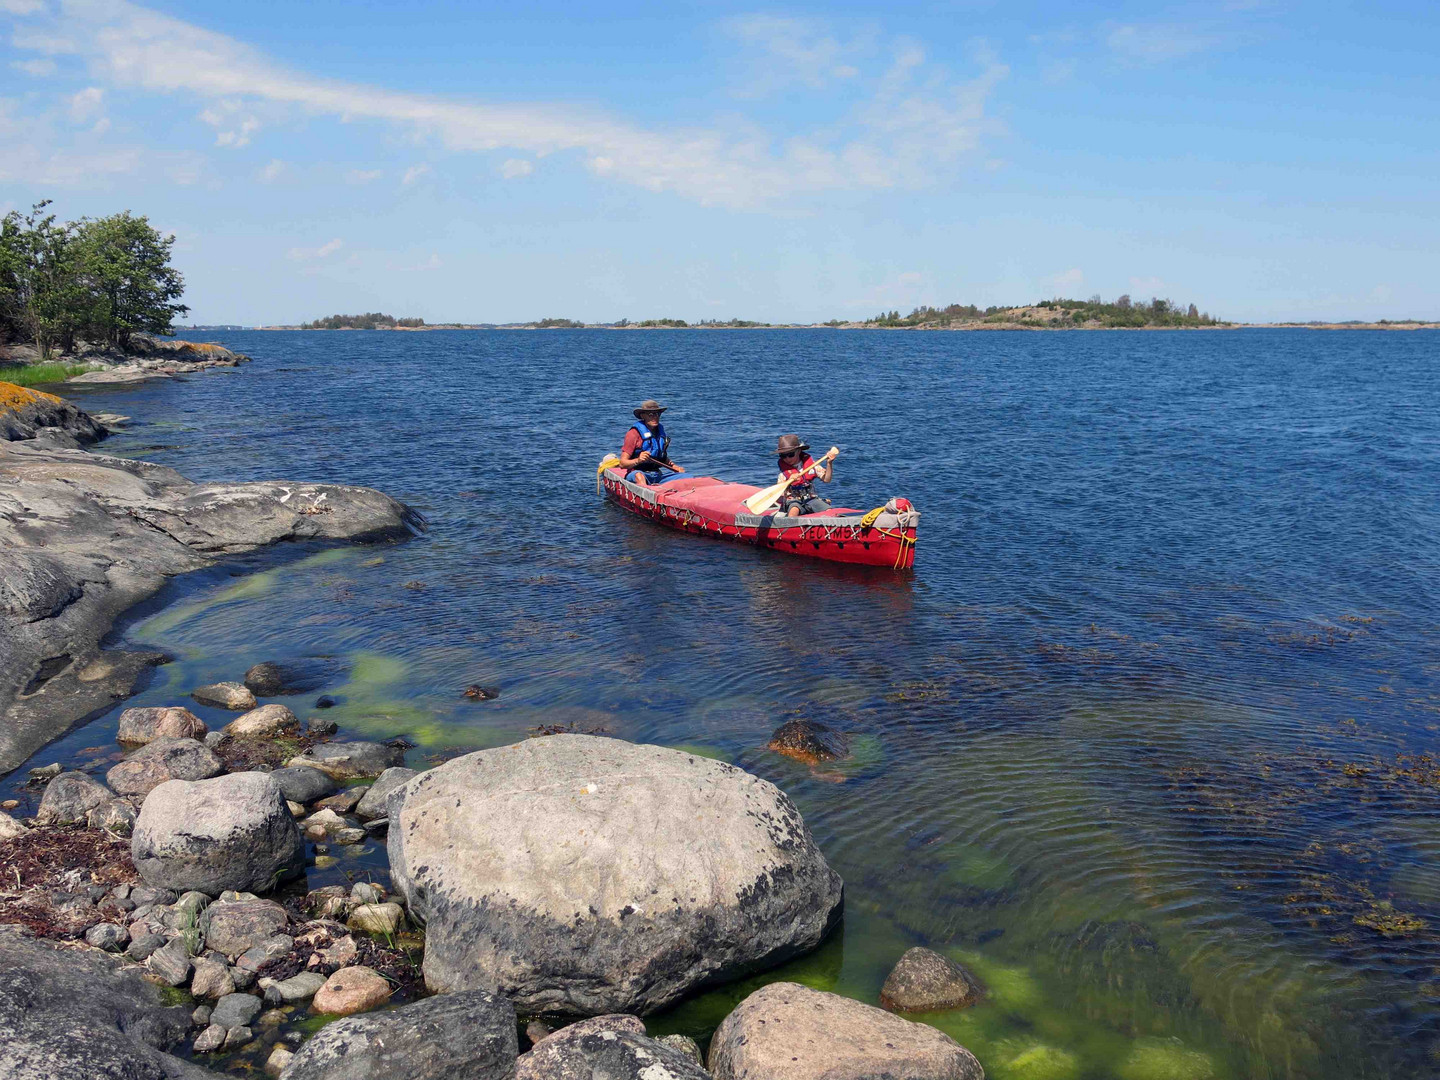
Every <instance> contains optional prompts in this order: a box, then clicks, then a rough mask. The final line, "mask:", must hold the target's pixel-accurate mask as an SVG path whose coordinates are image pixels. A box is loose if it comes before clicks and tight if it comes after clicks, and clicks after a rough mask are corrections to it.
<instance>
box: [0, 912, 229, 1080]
mask: <svg viewBox="0 0 1440 1080" xmlns="http://www.w3.org/2000/svg"><path fill="white" fill-rule="evenodd" d="M0 971H3V972H4V973H5V974H4V990H3V992H0V1076H3V1077H7V1078H8V1077H16V1078H17V1080H19V1078H23V1080H91V1078H95V1080H99V1078H101V1077H104V1078H105V1080H206V1078H210V1080H213V1077H214V1074H213V1073H210V1072H208V1071H207V1070H205V1069H201V1068H199V1067H197V1066H193V1065H191V1064H189V1063H188V1062H185V1061H182V1060H181V1059H179V1058H176V1057H172V1056H170V1055H169V1054H167V1053H165V1052H164V1051H165V1050H167V1049H169V1048H170V1047H171V1046H173V1045H175V1044H176V1043H177V1042H179V1041H180V1040H181V1039H182V1038H184V1037H185V1035H186V1034H187V1033H188V1032H189V1029H190V1009H189V1008H188V1007H185V1006H176V1007H168V1008H167V1007H166V1006H164V1005H163V1004H162V1003H161V991H160V989H159V988H158V987H155V986H152V985H151V984H150V983H148V982H146V981H145V980H144V979H142V978H141V977H140V974H139V969H137V968H133V967H131V968H129V969H128V970H127V969H125V968H124V967H122V966H121V964H120V963H119V962H118V961H116V960H112V959H110V958H108V957H106V956H104V955H102V954H100V953H97V952H90V951H85V952H77V951H75V950H73V949H70V950H62V949H56V948H53V947H51V946H49V945H45V944H41V943H39V942H36V941H34V940H32V939H29V938H26V937H24V936H22V935H21V934H19V933H17V932H16V931H15V930H14V929H12V928H11V927H0Z"/></svg>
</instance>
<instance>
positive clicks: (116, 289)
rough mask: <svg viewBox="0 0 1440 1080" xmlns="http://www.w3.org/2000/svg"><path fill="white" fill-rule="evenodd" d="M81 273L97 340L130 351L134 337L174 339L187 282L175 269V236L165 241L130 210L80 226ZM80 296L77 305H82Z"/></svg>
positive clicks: (88, 320) (88, 319)
mask: <svg viewBox="0 0 1440 1080" xmlns="http://www.w3.org/2000/svg"><path fill="white" fill-rule="evenodd" d="M75 239H76V248H77V254H78V260H77V261H78V267H77V269H78V271H79V273H80V274H81V275H82V276H83V278H84V279H85V282H86V284H87V285H88V286H89V291H90V296H91V298H92V302H91V304H90V306H89V310H88V311H86V312H85V313H84V314H85V316H87V317H86V318H85V322H86V323H87V326H86V329H87V330H88V331H90V334H91V336H93V337H95V339H96V340H99V341H103V342H104V343H105V344H107V345H110V346H113V347H115V348H119V349H125V348H128V347H129V345H130V338H131V335H132V334H136V333H149V334H170V333H172V332H173V331H172V328H171V324H172V323H173V322H174V321H175V318H176V316H178V315H183V314H185V313H186V312H188V311H189V310H190V309H189V308H188V307H187V306H186V305H184V304H181V303H178V301H179V299H180V297H181V295H183V294H184V292H185V279H184V278H182V277H181V276H180V272H179V271H178V270H176V269H175V268H174V267H173V266H171V265H170V249H171V248H172V247H173V246H174V244H175V237H173V236H162V235H161V234H160V233H159V232H158V231H156V229H155V228H154V227H153V226H151V224H150V221H149V219H148V218H145V217H135V216H133V215H132V214H131V213H130V212H129V211H128V210H127V211H125V212H124V213H120V214H112V215H110V216H109V217H103V218H98V219H96V220H93V221H91V220H85V221H82V222H80V224H79V226H78V227H77V228H76V230H75ZM79 299H80V298H79V297H75V298H74V300H75V301H77V302H78V301H79Z"/></svg>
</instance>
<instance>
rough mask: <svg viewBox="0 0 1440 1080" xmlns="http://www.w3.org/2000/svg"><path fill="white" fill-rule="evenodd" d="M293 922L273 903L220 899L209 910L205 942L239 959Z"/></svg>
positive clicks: (284, 911) (206, 916) (267, 901)
mask: <svg viewBox="0 0 1440 1080" xmlns="http://www.w3.org/2000/svg"><path fill="white" fill-rule="evenodd" d="M289 922H290V916H289V913H288V912H286V910H285V909H284V908H283V907H281V906H280V905H279V904H277V903H275V901H273V900H217V901H216V902H215V903H213V904H211V905H210V907H209V908H208V909H207V910H206V915H205V940H206V942H207V943H208V944H209V946H210V947H211V948H212V949H217V950H219V951H220V952H222V953H224V954H225V955H226V956H232V957H233V956H239V955H241V954H242V953H244V952H245V951H246V950H247V949H250V948H252V947H254V946H256V945H258V944H260V943H261V942H263V941H267V940H269V939H270V938H273V937H275V936H276V935H277V934H280V933H282V932H283V931H284V930H285V928H286V926H287V925H289Z"/></svg>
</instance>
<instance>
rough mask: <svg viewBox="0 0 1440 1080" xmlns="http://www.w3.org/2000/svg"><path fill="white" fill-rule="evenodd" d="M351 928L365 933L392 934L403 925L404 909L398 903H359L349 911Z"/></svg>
mask: <svg viewBox="0 0 1440 1080" xmlns="http://www.w3.org/2000/svg"><path fill="white" fill-rule="evenodd" d="M347 925H348V926H349V927H350V929H351V930H362V931H364V932H365V933H367V934H383V935H393V934H395V933H396V932H397V931H398V930H399V929H400V927H402V926H404V925H405V909H404V908H402V907H401V906H400V905H399V904H395V903H389V904H361V905H360V906H359V907H357V908H356V909H355V910H354V911H352V912H351V913H350V919H349V922H348V923H347Z"/></svg>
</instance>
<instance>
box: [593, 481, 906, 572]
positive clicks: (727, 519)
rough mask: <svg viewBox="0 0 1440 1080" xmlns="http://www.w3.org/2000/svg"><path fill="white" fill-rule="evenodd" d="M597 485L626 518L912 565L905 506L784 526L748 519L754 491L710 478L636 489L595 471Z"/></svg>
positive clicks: (836, 512)
mask: <svg viewBox="0 0 1440 1080" xmlns="http://www.w3.org/2000/svg"><path fill="white" fill-rule="evenodd" d="M611 460H613V459H611ZM599 478H600V483H601V485H602V486H603V487H604V489H605V493H606V494H607V495H608V496H610V498H612V499H614V500H615V502H617V503H619V504H620V505H621V506H623V507H624V508H625V509H626V510H629V511H630V512H631V513H635V514H639V515H640V516H641V517H645V518H649V519H650V520H651V521H656V522H659V523H660V524H661V525H668V526H669V527H670V528H672V529H681V530H683V531H685V532H689V533H695V534H696V535H699V536H714V537H719V538H720V539H723V540H738V541H740V542H741V543H742V544H754V545H756V546H757V547H764V548H771V549H773V550H775V551H783V552H785V553H786V554H787V555H806V556H809V557H810V558H812V559H828V560H830V561H831V562H843V563H860V564H862V565H865V566H888V567H891V568H893V569H896V570H908V569H909V568H910V567H912V566H914V565H915V526H916V525H917V523H918V522H919V520H920V514H919V512H918V511H916V510H913V509H911V507H910V504H909V502H907V501H906V500H904V499H891V500H890V501H889V502H888V503H887V504H886V505H885V506H880V507H876V508H875V509H874V510H871V511H869V512H866V511H864V510H851V509H845V508H836V509H833V510H829V511H827V512H826V513H823V514H805V515H802V516H800V517H797V518H791V517H782V516H779V515H771V514H762V515H756V514H752V513H750V511H749V510H748V509H747V508H746V506H745V500H746V499H748V498H749V497H750V496H751V495H754V494H755V493H756V492H757V491H759V490H760V489H759V488H757V487H751V486H750V485H748V484H731V483H727V482H726V481H724V480H717V479H715V478H714V477H713V476H690V475H688V474H687V475H684V476H677V477H676V478H675V479H673V480H669V481H666V482H665V483H663V484H657V485H655V486H654V487H642V486H641V485H639V484H632V483H630V481H628V480H626V479H625V473H624V471H623V470H621V469H618V468H605V467H603V466H602V467H601V469H600V471H599Z"/></svg>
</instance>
